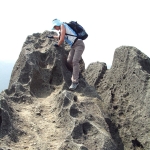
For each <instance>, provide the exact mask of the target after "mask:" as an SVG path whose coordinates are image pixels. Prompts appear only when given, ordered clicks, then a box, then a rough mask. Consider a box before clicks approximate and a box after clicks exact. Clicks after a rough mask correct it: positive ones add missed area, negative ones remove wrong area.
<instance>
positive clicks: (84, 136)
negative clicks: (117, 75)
mask: <svg viewBox="0 0 150 150" xmlns="http://www.w3.org/2000/svg"><path fill="white" fill-rule="evenodd" d="M47 34H51V35H53V34H54V33H52V32H51V33H50V32H48V31H45V32H44V33H42V34H40V33H37V34H33V35H31V36H28V37H27V39H26V41H25V43H24V45H23V47H22V51H21V53H20V56H19V58H18V60H17V62H16V64H15V66H14V68H13V71H12V75H11V80H10V84H9V88H8V89H7V90H5V91H4V92H3V93H1V94H0V104H1V105H0V126H1V141H0V145H1V148H2V149H10V148H11V149H15V150H20V149H37V150H39V149H40V150H57V149H58V150H69V149H71V150H100V149H101V150H102V149H103V150H117V146H116V143H115V142H114V140H113V138H112V137H111V135H110V131H109V127H108V125H107V123H106V120H105V118H104V114H103V112H102V111H101V110H100V108H99V106H101V102H102V99H101V98H100V96H99V95H98V93H97V92H96V91H95V89H94V88H93V87H92V86H89V84H88V83H87V82H86V81H85V79H84V71H85V67H84V66H85V65H84V61H83V60H81V61H80V73H81V74H80V80H79V83H80V84H79V86H78V88H77V89H76V91H69V90H68V87H69V86H70V84H71V75H72V72H71V69H70V68H69V66H67V63H66V58H67V55H68V50H69V48H68V47H67V45H65V44H63V45H62V47H59V48H55V47H54V46H53V42H54V41H53V40H51V39H48V38H46V35H47Z"/></svg>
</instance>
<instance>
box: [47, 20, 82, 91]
mask: <svg viewBox="0 0 150 150" xmlns="http://www.w3.org/2000/svg"><path fill="white" fill-rule="evenodd" d="M52 30H57V31H60V36H49V38H55V39H58V43H57V44H56V43H55V44H54V46H55V47H59V46H60V45H61V44H62V43H63V42H64V40H65V41H66V42H67V43H68V44H69V45H70V46H71V50H70V52H69V54H68V58H67V63H68V64H69V65H71V66H72V69H73V73H72V77H71V81H72V84H71V86H70V87H69V89H70V90H75V89H76V88H77V86H78V85H79V61H80V59H81V56H82V53H83V51H84V48H85V45H84V43H83V40H81V39H78V38H77V34H76V33H75V31H73V29H72V28H71V27H69V26H68V25H67V24H66V23H63V22H61V21H60V20H58V19H54V20H53V21H52ZM67 34H69V35H67ZM72 35H73V36H72Z"/></svg>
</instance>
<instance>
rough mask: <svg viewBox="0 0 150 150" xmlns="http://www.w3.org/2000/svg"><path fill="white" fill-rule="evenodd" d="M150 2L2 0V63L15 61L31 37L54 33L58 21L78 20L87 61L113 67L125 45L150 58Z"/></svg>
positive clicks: (0, 42) (0, 34)
mask: <svg viewBox="0 0 150 150" xmlns="http://www.w3.org/2000/svg"><path fill="white" fill-rule="evenodd" d="M149 6H150V5H149V0H93V1H91V0H75V1H73V0H72V1H71V0H53V1H52V0H1V1H0V22H1V23H0V60H2V61H6V62H15V61H16V60H17V58H18V56H19V54H20V51H21V48H22V45H23V43H24V42H25V39H26V37H27V36H28V35H32V34H33V33H37V32H39V33H43V32H44V31H45V30H51V22H52V20H53V19H55V18H58V19H60V20H61V21H64V22H67V21H71V20H75V21H78V22H79V23H80V24H81V25H82V26H83V27H84V28H85V30H86V31H87V33H88V34H89V37H88V38H87V39H86V40H85V46H86V48H85V51H84V53H83V59H84V61H85V64H86V66H88V65H89V63H91V62H95V61H100V62H105V63H106V64H107V66H111V64H112V60H113V54H114V51H115V49H116V48H117V47H120V46H122V45H125V46H134V47H136V48H138V49H139V50H141V51H142V52H143V53H145V54H146V55H148V56H149V57H150V21H149V19H150V7H149Z"/></svg>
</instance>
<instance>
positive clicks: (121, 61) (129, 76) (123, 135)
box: [88, 46, 150, 150]
mask: <svg viewBox="0 0 150 150" xmlns="http://www.w3.org/2000/svg"><path fill="white" fill-rule="evenodd" d="M96 66H97V67H98V64H96V63H95V66H94V68H92V66H91V68H89V69H91V70H92V72H94V71H95V68H97V67H96ZM96 72H97V70H96ZM97 78H99V76H98V77H97ZM92 80H96V79H95V77H94V76H93V78H92V76H91V79H90V81H92ZM90 81H88V82H89V84H91V85H93V86H95V88H96V89H97V91H98V93H99V95H100V96H101V98H102V101H103V111H104V112H105V114H108V116H107V118H106V121H107V123H108V124H109V125H110V131H111V133H112V137H113V138H114V140H115V141H116V142H117V143H118V146H119V149H120V150H124V149H125V150H129V149H133V150H143V149H144V150H149V149H150V109H149V108H150V58H148V57H147V56H146V55H144V54H143V53H142V52H141V51H140V50H138V49H137V48H135V47H128V46H122V47H119V48H117V49H116V51H115V54H114V59H113V64H112V67H111V69H110V70H107V71H106V73H105V74H104V76H103V79H101V80H100V81H99V82H96V84H93V83H91V82H90ZM118 135H119V136H118ZM120 143H123V145H122V144H120Z"/></svg>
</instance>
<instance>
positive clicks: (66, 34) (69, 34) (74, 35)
mask: <svg viewBox="0 0 150 150" xmlns="http://www.w3.org/2000/svg"><path fill="white" fill-rule="evenodd" d="M65 35H70V36H74V37H78V36H75V35H72V34H67V33H66V34H65Z"/></svg>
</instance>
